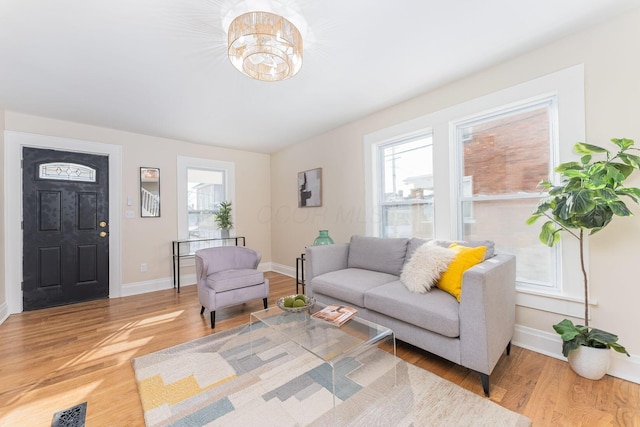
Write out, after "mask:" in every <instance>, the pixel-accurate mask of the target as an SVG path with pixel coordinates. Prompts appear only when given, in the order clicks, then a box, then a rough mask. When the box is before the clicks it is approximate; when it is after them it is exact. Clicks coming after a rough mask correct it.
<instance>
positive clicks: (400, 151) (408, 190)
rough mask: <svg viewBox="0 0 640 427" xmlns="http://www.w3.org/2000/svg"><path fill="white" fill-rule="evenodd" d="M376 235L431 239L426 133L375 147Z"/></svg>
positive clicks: (429, 156) (430, 171) (429, 162)
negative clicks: (377, 224) (376, 172)
mask: <svg viewBox="0 0 640 427" xmlns="http://www.w3.org/2000/svg"><path fill="white" fill-rule="evenodd" d="M377 157H378V159H379V161H380V167H379V169H378V171H379V185H378V189H379V192H380V193H379V195H378V200H380V206H379V209H380V223H379V227H380V230H379V235H381V236H383V237H410V236H414V237H426V238H430V237H433V201H434V197H433V149H432V138H431V134H430V133H425V134H421V135H418V136H415V137H412V138H409V139H401V140H396V141H391V142H388V143H385V144H381V145H379V146H378V155H377Z"/></svg>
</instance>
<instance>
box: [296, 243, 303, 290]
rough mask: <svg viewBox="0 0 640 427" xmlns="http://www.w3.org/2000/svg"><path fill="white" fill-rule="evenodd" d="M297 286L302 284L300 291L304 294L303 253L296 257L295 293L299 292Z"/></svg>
mask: <svg viewBox="0 0 640 427" xmlns="http://www.w3.org/2000/svg"><path fill="white" fill-rule="evenodd" d="M298 286H302V293H303V294H304V253H302V254H300V256H299V257H297V258H296V294H297V293H300V292H299V291H298Z"/></svg>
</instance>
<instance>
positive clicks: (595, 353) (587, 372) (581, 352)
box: [568, 345, 611, 380]
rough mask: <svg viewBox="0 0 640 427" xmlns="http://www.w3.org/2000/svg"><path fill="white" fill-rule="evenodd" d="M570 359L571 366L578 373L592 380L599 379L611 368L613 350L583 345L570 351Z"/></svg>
mask: <svg viewBox="0 0 640 427" xmlns="http://www.w3.org/2000/svg"><path fill="white" fill-rule="evenodd" d="M568 359H569V366H571V369H573V371H574V372H575V373H576V374H578V375H580V376H581V377H584V378H587V379H590V380H599V379H600V378H602V377H604V375H605V374H606V373H607V371H608V370H609V363H610V361H611V350H609V349H608V348H593V347H585V346H583V345H581V346H580V347H579V348H578V349H577V350H573V351H572V352H570V353H569V357H568Z"/></svg>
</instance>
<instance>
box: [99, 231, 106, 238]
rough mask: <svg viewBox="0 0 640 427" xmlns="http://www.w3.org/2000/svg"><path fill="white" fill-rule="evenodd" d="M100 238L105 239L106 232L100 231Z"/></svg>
mask: <svg viewBox="0 0 640 427" xmlns="http://www.w3.org/2000/svg"><path fill="white" fill-rule="evenodd" d="M99 236H100V237H103V238H104V237H107V232H106V231H101V232H100V234H99Z"/></svg>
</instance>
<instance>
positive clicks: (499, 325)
mask: <svg viewBox="0 0 640 427" xmlns="http://www.w3.org/2000/svg"><path fill="white" fill-rule="evenodd" d="M425 242H426V240H424V239H418V238H413V239H383V238H376V237H364V236H353V237H352V238H351V242H350V243H344V244H335V245H324V246H310V247H308V248H307V249H306V254H305V256H306V263H307V266H306V269H305V270H306V271H305V274H306V277H305V283H306V287H307V294H308V295H312V296H314V297H315V298H316V300H317V301H318V302H320V303H323V304H342V305H350V306H352V307H354V308H356V309H357V310H358V315H359V316H360V317H362V318H364V319H367V320H370V321H373V322H375V323H378V324H380V325H384V326H386V327H388V328H390V329H392V330H393V331H394V333H395V335H396V338H397V339H399V340H402V341H405V342H407V343H410V344H412V345H415V346H417V347H419V348H421V349H424V350H426V351H428V352H430V353H433V354H437V355H438V356H441V357H443V358H445V359H447V360H450V361H452V362H454V363H457V364H459V365H462V366H464V367H466V368H469V369H472V370H473V371H476V372H477V373H478V374H480V378H481V380H482V387H483V389H484V393H485V395H486V396H489V375H490V374H491V372H492V371H493V368H494V367H495V365H496V363H497V362H498V360H499V359H500V357H501V355H502V354H503V353H504V351H505V349H506V352H507V354H509V350H510V346H511V338H512V336H513V331H514V324H515V266H516V260H515V257H514V256H513V255H506V254H497V255H494V253H493V243H492V242H484V243H485V246H487V252H486V255H485V260H484V261H483V262H481V263H480V264H477V265H475V266H474V267H471V268H470V269H468V270H467V271H466V272H465V273H464V275H463V281H462V294H461V298H460V302H458V301H457V300H456V298H455V297H453V296H451V295H450V294H448V293H446V292H443V291H441V290H440V289H438V288H435V287H434V288H432V289H431V291H429V292H427V293H425V294H417V293H413V292H410V291H409V290H408V289H407V288H406V286H404V284H403V283H402V282H401V281H400V274H401V271H402V267H403V265H404V263H405V260H409V259H410V258H411V255H412V254H413V252H414V251H415V250H416V249H417V248H418V247H419V246H420V245H422V244H424V243H425ZM438 244H441V245H443V246H446V245H448V244H449V242H438ZM467 245H469V246H478V245H479V243H478V242H476V243H474V242H467Z"/></svg>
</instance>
